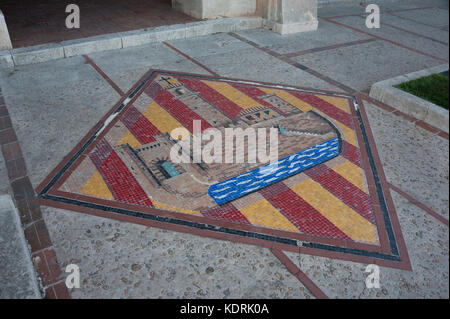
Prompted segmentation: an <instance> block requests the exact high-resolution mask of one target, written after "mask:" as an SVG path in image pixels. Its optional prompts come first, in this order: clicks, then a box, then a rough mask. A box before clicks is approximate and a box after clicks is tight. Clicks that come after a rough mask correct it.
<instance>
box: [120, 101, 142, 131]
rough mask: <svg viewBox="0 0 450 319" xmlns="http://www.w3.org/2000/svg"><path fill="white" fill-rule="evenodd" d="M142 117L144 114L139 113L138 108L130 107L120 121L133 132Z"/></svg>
mask: <svg viewBox="0 0 450 319" xmlns="http://www.w3.org/2000/svg"><path fill="white" fill-rule="evenodd" d="M141 116H142V113H141V112H139V110H138V109H137V108H135V107H134V106H132V107H130V108H129V109H128V110H126V111H125V113H124V114H123V115H122V116H121V117H120V121H121V122H122V123H123V124H125V126H126V127H127V128H128V129H129V130H131V128H132V127H133V126H134V124H135V123H136V122H137V121H138V120H139V118H140V117H141Z"/></svg>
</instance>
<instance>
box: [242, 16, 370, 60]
mask: <svg viewBox="0 0 450 319" xmlns="http://www.w3.org/2000/svg"><path fill="white" fill-rule="evenodd" d="M237 34H239V35H241V36H243V37H244V38H246V39H249V40H251V41H253V42H255V43H257V44H259V45H260V46H262V47H267V48H270V49H271V50H273V51H275V52H277V53H280V54H286V53H292V52H298V51H304V50H309V49H313V48H320V47H326V46H330V45H336V44H341V43H346V42H352V41H358V40H365V39H370V38H371V37H370V36H368V35H364V34H361V33H359V32H356V31H353V30H349V29H346V28H344V27H340V26H336V25H334V24H332V23H330V22H327V21H324V20H319V28H318V29H317V31H314V32H304V33H299V34H292V35H283V36H281V35H278V34H276V33H274V32H271V31H270V30H266V29H255V30H248V31H241V32H237Z"/></svg>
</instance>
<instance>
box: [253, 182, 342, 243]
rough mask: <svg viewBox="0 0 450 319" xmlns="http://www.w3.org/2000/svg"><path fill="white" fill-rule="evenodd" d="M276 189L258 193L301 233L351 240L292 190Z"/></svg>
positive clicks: (269, 188) (268, 188) (271, 188)
mask: <svg viewBox="0 0 450 319" xmlns="http://www.w3.org/2000/svg"><path fill="white" fill-rule="evenodd" d="M277 184H282V183H277ZM277 184H276V185H277ZM282 185H284V184H282ZM276 188H277V189H274V188H273V187H271V186H269V187H266V188H265V189H264V190H262V191H260V192H259V193H260V194H261V195H263V196H264V198H265V199H267V200H268V201H269V202H270V204H272V205H273V206H274V207H276V208H277V209H278V210H279V211H280V212H281V213H282V214H283V215H284V216H285V217H286V218H287V219H289V221H290V222H291V223H292V224H294V225H295V226H296V227H297V228H298V229H299V230H300V231H301V232H303V233H305V234H310V235H317V236H324V237H328V238H336V239H345V240H351V238H350V237H348V236H347V235H346V234H345V233H344V232H342V231H341V230H340V229H339V228H337V227H336V226H335V225H334V224H333V223H332V222H330V221H329V220H328V219H327V218H325V217H324V216H323V215H322V214H320V213H319V212H318V211H317V210H316V209H315V208H314V207H312V206H311V205H310V204H308V203H307V202H306V201H305V200H304V199H303V198H301V197H300V196H298V195H297V194H296V193H295V192H294V191H293V190H291V189H290V188H288V187H287V186H285V185H284V187H282V188H280V185H278V186H276ZM282 189H284V190H282Z"/></svg>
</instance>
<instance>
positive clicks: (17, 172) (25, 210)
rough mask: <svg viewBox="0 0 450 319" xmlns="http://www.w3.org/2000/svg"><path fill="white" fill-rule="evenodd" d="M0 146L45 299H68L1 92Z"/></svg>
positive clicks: (67, 292) (61, 274)
mask: <svg viewBox="0 0 450 319" xmlns="http://www.w3.org/2000/svg"><path fill="white" fill-rule="evenodd" d="M0 145H1V149H2V154H3V157H4V159H5V165H6V169H7V171H8V178H9V183H10V186H11V190H12V193H13V197H14V200H15V203H16V206H17V210H18V212H19V217H20V221H21V224H22V227H23V229H24V235H25V239H26V240H27V242H28V244H29V245H30V247H31V259H32V261H33V266H34V269H35V271H36V272H37V274H38V276H39V277H40V279H41V283H42V286H43V289H44V291H45V297H46V298H50V299H69V298H70V294H69V291H68V290H67V288H66V286H65V284H64V278H63V273H62V271H61V268H60V266H59V265H58V261H57V259H56V254H55V250H54V248H53V246H52V241H51V239H50V235H49V233H48V230H47V226H46V225H45V221H44V219H43V218H42V212H41V208H40V205H39V201H38V199H37V197H36V194H35V192H34V190H33V186H32V185H31V182H30V179H29V178H28V174H27V169H26V165H25V160H24V158H23V155H22V151H21V148H20V145H19V141H18V140H17V136H16V133H15V131H14V127H13V125H12V122H11V118H10V116H9V112H8V110H7V107H6V105H5V101H4V99H3V95H2V92H1V89H0Z"/></svg>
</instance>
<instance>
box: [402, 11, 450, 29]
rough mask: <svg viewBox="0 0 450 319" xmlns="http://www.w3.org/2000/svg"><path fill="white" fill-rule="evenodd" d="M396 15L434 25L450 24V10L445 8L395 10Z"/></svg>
mask: <svg viewBox="0 0 450 319" xmlns="http://www.w3.org/2000/svg"><path fill="white" fill-rule="evenodd" d="M395 15H396V16H398V17H403V18H406V19H412V20H414V21H417V22H419V23H424V24H426V25H431V26H434V27H444V26H448V10H445V9H440V8H430V9H424V10H417V11H404V12H395Z"/></svg>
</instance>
